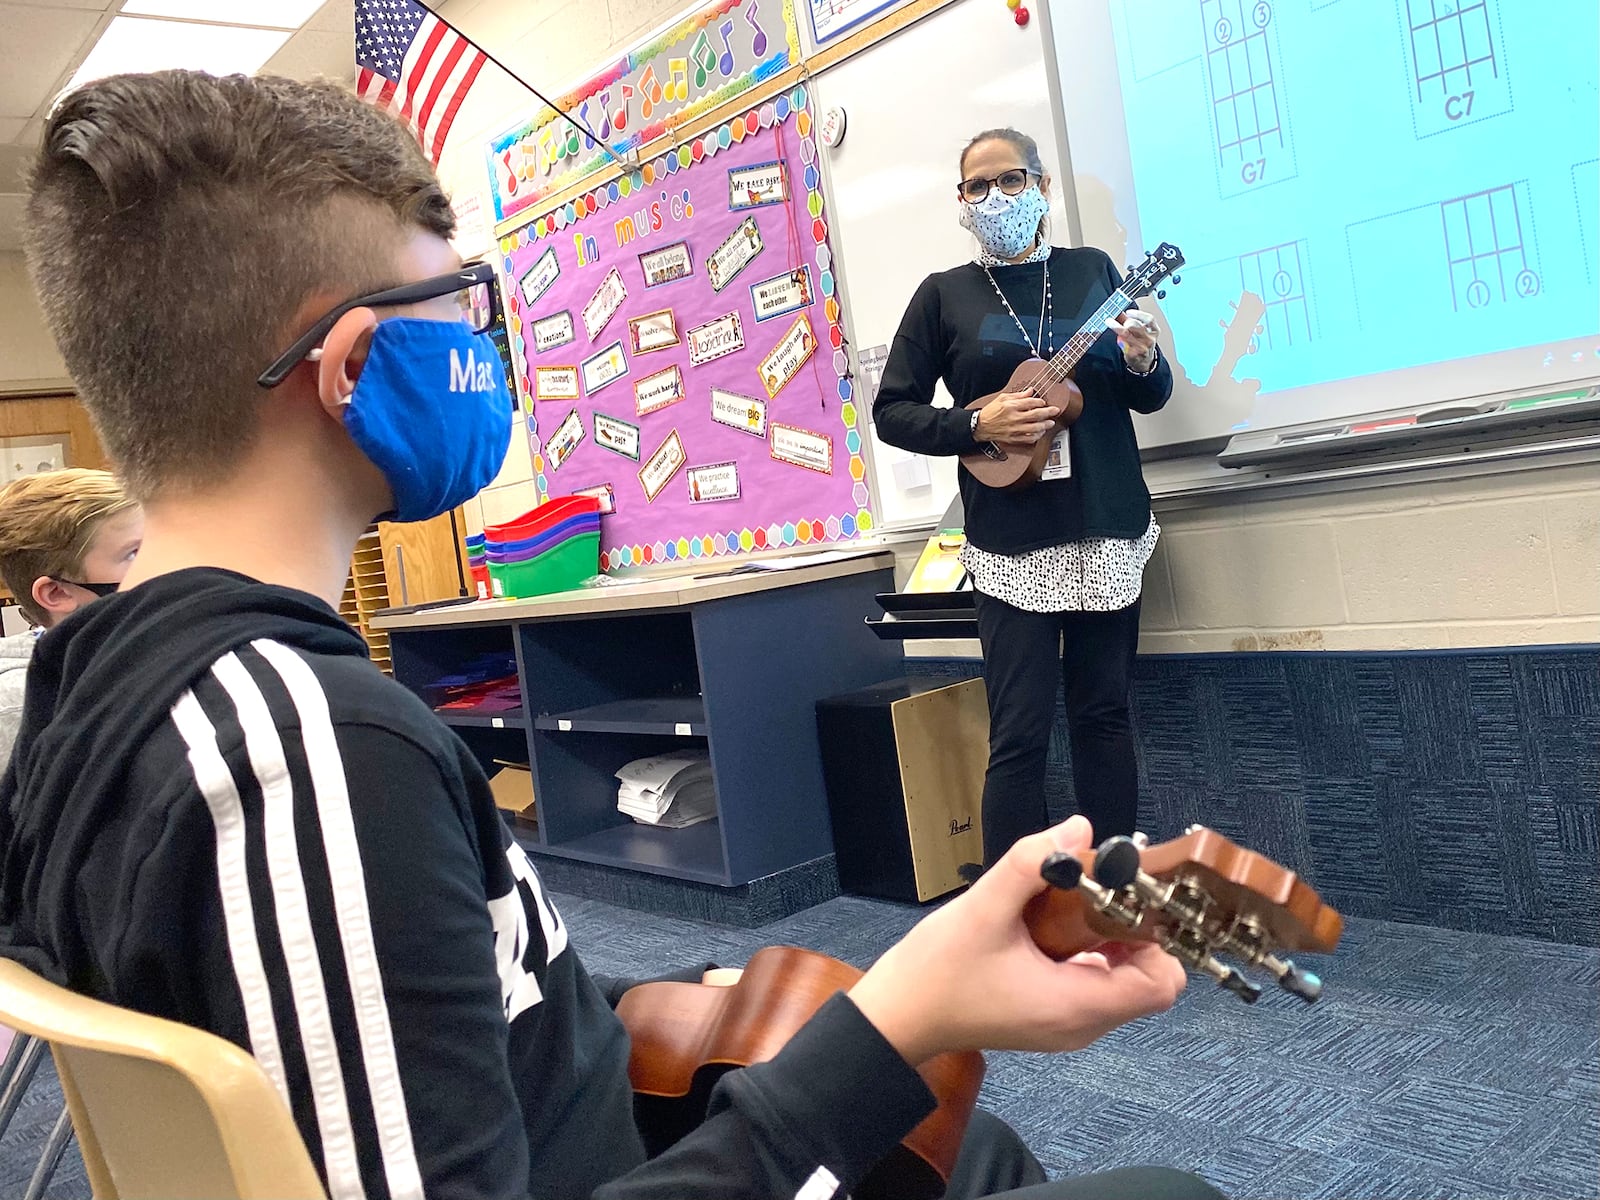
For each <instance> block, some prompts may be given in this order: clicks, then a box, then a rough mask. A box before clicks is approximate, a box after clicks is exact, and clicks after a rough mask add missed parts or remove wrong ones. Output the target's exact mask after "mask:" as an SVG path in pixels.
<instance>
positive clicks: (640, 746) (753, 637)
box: [379, 554, 900, 886]
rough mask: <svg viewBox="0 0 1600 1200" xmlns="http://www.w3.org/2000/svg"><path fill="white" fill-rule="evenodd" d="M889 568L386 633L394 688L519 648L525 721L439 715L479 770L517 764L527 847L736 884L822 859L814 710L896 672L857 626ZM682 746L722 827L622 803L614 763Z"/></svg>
mask: <svg viewBox="0 0 1600 1200" xmlns="http://www.w3.org/2000/svg"><path fill="white" fill-rule="evenodd" d="M891 563H892V559H890V557H889V556H888V555H887V554H878V555H870V556H866V557H863V558H861V559H855V560H849V561H846V562H836V563H830V564H827V566H825V567H820V566H819V567H815V568H800V569H796V570H792V571H786V572H782V573H772V574H769V575H749V576H739V577H733V578H730V577H726V576H722V577H719V578H717V579H715V580H683V581H681V582H679V583H677V584H672V583H670V582H663V581H654V582H652V583H649V584H642V585H638V586H637V588H636V589H635V588H629V587H617V588H608V589H601V590H598V591H596V592H590V593H581V594H571V595H567V596H562V597H551V598H542V599H540V600H530V601H514V602H498V603H489V604H477V605H471V606H467V607H464V608H462V609H460V610H451V609H442V610H433V611H431V612H424V613H417V614H412V615H410V616H406V617H400V618H393V619H387V618H386V619H384V620H382V621H380V622H379V623H380V625H382V626H383V627H384V628H385V629H386V631H387V632H388V634H389V638H390V642H391V645H392V647H393V654H394V663H395V677H396V678H397V679H398V680H399V681H400V682H401V683H404V684H406V685H408V686H410V687H412V688H413V689H414V690H417V691H419V692H425V691H426V689H427V687H428V685H429V684H430V682H432V681H434V680H437V679H438V678H440V677H441V676H445V675H449V674H452V673H453V672H455V671H456V670H458V669H459V667H460V665H461V664H462V663H464V662H468V661H470V660H472V659H473V658H474V657H476V656H480V655H483V654H485V653H489V652H492V651H495V650H498V651H499V652H501V653H504V652H506V651H508V650H509V651H512V652H514V654H515V661H516V665H517V672H518V676H519V679H520V683H521V693H522V708H521V710H520V711H518V712H515V713H501V714H493V716H480V715H478V714H474V713H471V712H470V711H468V712H444V713H441V714H440V716H441V717H443V718H444V719H445V720H446V721H448V722H449V723H450V724H451V725H453V726H454V727H455V729H456V731H457V733H458V734H460V735H461V736H462V738H463V740H465V741H466V742H467V744H468V745H469V746H470V747H472V749H473V752H474V753H475V754H476V755H477V756H478V757H479V759H480V761H484V762H485V763H486V764H488V763H492V762H493V761H494V760H495V759H499V760H502V761H505V760H508V759H509V757H510V755H509V753H508V751H509V750H510V749H513V748H514V749H518V750H520V751H521V752H522V753H523V754H524V755H525V759H524V760H523V761H527V762H528V763H529V764H530V765H531V767H532V770H533V785H534V795H535V798H536V799H535V808H536V810H537V814H538V818H537V819H538V829H537V834H536V836H534V835H532V834H531V833H530V832H529V831H528V830H527V829H526V828H523V829H520V830H519V837H520V839H521V840H522V842H523V844H524V845H525V846H527V847H528V848H529V849H530V850H531V851H533V852H535V853H539V854H546V855H551V856H554V857H559V858H564V859H568V860H572V861H575V862H585V863H593V864H597V865H600V866H605V867H621V868H625V869H630V870H635V871H643V872H649V873H652V874H656V875H664V876H668V877H671V878H675V879H680V880H689V881H694V882H697V883H709V884H719V885H723V886H737V885H741V884H745V883H748V882H750V881H751V880H754V879H759V878H762V877H764V876H767V875H772V874H775V873H777V872H780V871H783V870H785V869H788V868H790V867H794V866H797V865H799V864H802V863H806V862H811V861H813V860H816V859H819V858H822V857H824V856H826V855H828V854H830V853H832V850H833V844H832V834H831V829H830V826H829V822H828V815H827V803H826V797H825V793H824V790H823V783H822V772H821V764H820V757H819V753H818V747H817V733H816V716H815V705H816V701H817V700H819V699H822V698H823V697H825V696H830V695H835V694H838V693H840V692H846V691H850V690H853V689H855V688H859V687H863V686H865V685H867V684H870V683H876V682H879V681H880V680H883V679H887V678H889V677H891V676H893V675H896V674H897V673H898V672H899V669H900V656H899V652H898V650H897V649H896V648H894V647H892V646H888V645H885V643H883V642H881V641H880V640H879V639H877V638H876V637H874V636H873V635H872V633H871V632H870V631H869V630H868V629H867V627H866V625H865V619H866V617H867V616H868V615H870V614H871V613H873V612H874V611H876V604H875V601H874V596H875V594H876V593H877V592H879V591H885V590H888V589H889V588H891V587H892V586H893V584H892V569H891ZM494 717H499V718H501V722H500V723H499V724H496V723H495V721H494ZM686 748H701V749H704V750H706V751H707V752H708V754H709V757H710V760H711V768H712V778H713V784H714V787H715V791H716V796H717V815H716V817H715V818H713V819H711V820H707V821H703V822H701V823H699V824H696V825H691V826H688V827H685V828H682V829H668V828H661V827H657V826H650V825H643V824H638V823H635V822H634V821H633V820H632V819H631V818H629V817H628V816H626V815H625V814H623V813H621V812H619V811H618V810H617V787H618V784H617V779H616V778H615V774H616V771H617V770H618V769H619V768H620V767H622V766H623V765H624V764H626V763H628V762H631V761H633V760H634V759H637V758H643V757H647V756H651V755H656V754H663V753H667V752H670V751H674V750H682V749H686Z"/></svg>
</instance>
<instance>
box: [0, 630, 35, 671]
mask: <svg viewBox="0 0 1600 1200" xmlns="http://www.w3.org/2000/svg"><path fill="white" fill-rule="evenodd" d="M38 644H39V634H37V633H36V632H34V631H33V630H32V629H26V630H24V631H23V632H21V633H13V634H11V635H10V636H9V637H0V675H4V674H5V673H6V672H7V671H26V670H27V669H28V664H29V663H30V662H32V661H33V650H34V647H35V646H37V645H38Z"/></svg>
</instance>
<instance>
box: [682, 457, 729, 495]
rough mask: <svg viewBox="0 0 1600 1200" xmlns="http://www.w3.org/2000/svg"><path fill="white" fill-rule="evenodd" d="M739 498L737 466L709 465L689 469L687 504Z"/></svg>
mask: <svg viewBox="0 0 1600 1200" xmlns="http://www.w3.org/2000/svg"><path fill="white" fill-rule="evenodd" d="M738 498H739V464H738V463H736V462H725V463H711V464H709V465H707V466H704V467H690V468H689V503H691V504H709V503H711V502H712V501H714V500H737V499H738Z"/></svg>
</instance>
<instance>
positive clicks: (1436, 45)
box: [1399, 0, 1511, 137]
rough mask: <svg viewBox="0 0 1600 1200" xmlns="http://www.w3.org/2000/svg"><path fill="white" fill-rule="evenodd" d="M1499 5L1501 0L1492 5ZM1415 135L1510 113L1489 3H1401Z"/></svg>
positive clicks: (1496, 18)
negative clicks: (1407, 49) (1409, 67)
mask: <svg viewBox="0 0 1600 1200" xmlns="http://www.w3.org/2000/svg"><path fill="white" fill-rule="evenodd" d="M1494 2H1495V3H1499V2H1500V0H1494ZM1399 15H1400V22H1401V25H1402V26H1403V27H1404V34H1405V38H1406V42H1407V44H1408V48H1409V52H1410V63H1411V75H1412V89H1411V106H1412V118H1413V120H1414V121H1415V123H1416V129H1417V136H1418V137H1427V136H1429V135H1430V134H1435V133H1442V132H1444V131H1445V130H1447V129H1454V128H1456V127H1458V126H1460V125H1463V124H1467V123H1469V122H1472V121H1481V120H1483V119H1484V118H1486V117H1493V116H1498V115H1500V114H1501V113H1504V112H1510V111H1511V83H1510V80H1509V78H1508V77H1507V72H1506V64H1505V63H1503V62H1502V61H1501V55H1500V53H1499V50H1498V49H1497V48H1498V47H1499V46H1500V45H1502V44H1503V39H1502V38H1501V36H1500V19H1499V14H1498V12H1497V11H1496V10H1495V8H1494V7H1493V4H1491V0H1400V10H1399Z"/></svg>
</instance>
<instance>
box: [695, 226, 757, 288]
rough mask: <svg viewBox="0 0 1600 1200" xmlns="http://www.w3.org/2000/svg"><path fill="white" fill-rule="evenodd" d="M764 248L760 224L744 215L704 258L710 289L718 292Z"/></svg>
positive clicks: (736, 276)
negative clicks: (708, 256) (706, 257)
mask: <svg viewBox="0 0 1600 1200" xmlns="http://www.w3.org/2000/svg"><path fill="white" fill-rule="evenodd" d="M764 249H766V243H765V242H763V241H762V240H761V226H760V225H758V224H756V219H755V218H754V217H746V218H745V219H744V220H743V221H740V222H739V228H737V229H735V230H734V231H733V232H732V233H730V234H729V235H728V236H727V239H726V240H725V241H724V242H723V243H722V245H720V246H718V247H717V248H716V249H715V250H713V251H712V252H711V257H710V258H708V259H707V260H706V278H707V279H709V280H710V281H711V290H712V291H714V292H720V291H721V290H722V289H723V288H725V287H727V286H728V285H729V284H730V283H732V282H733V281H734V280H735V279H736V278H738V276H739V272H740V271H743V270H744V269H745V268H746V267H748V266H749V265H750V264H751V263H752V262H754V261H755V257H756V255H758V254H760V253H761V251H762V250H764Z"/></svg>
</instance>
